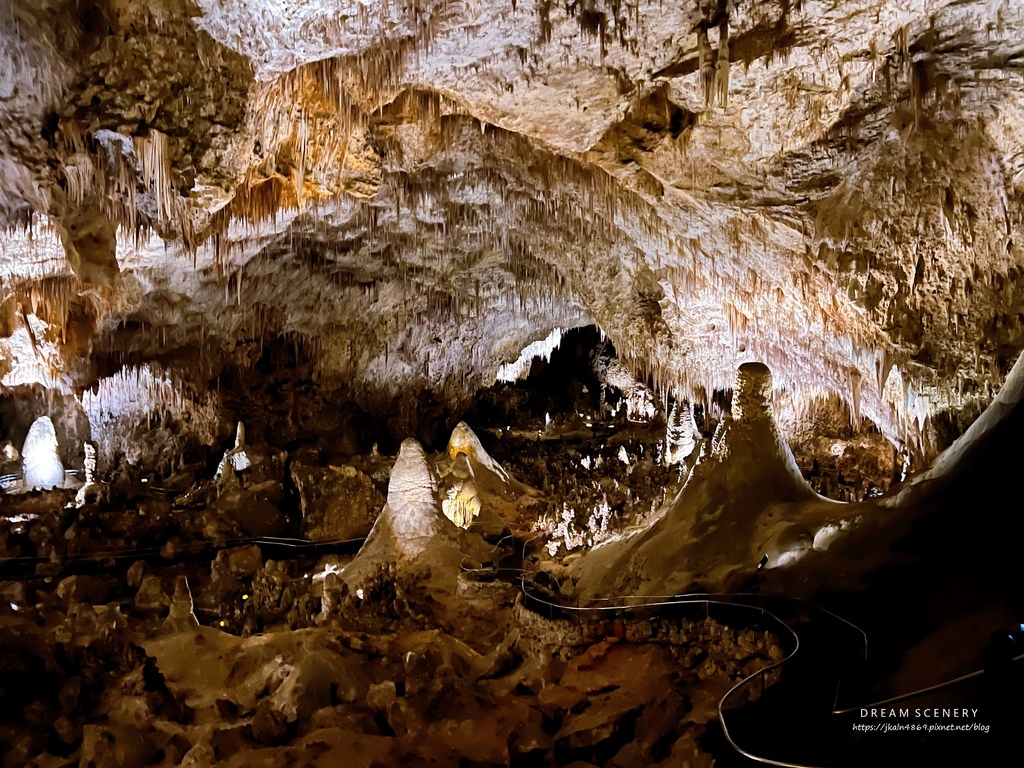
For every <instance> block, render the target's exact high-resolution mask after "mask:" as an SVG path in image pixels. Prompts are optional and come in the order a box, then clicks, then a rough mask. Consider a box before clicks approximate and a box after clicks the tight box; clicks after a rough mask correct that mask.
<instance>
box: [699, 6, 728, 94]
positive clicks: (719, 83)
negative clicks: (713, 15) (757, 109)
mask: <svg viewBox="0 0 1024 768" xmlns="http://www.w3.org/2000/svg"><path fill="white" fill-rule="evenodd" d="M702 74H703V70H702ZM714 96H715V98H716V99H717V100H718V104H719V105H720V106H722V107H725V106H728V104H729V17H728V16H725V17H724V18H723V19H722V20H721V21H720V22H719V24H718V55H717V56H716V58H715V84H714ZM706 98H707V94H706V92H705V99H706Z"/></svg>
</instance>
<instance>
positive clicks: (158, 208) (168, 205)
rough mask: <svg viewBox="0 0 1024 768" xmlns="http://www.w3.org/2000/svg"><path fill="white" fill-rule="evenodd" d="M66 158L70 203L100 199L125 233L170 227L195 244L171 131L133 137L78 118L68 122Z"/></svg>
mask: <svg viewBox="0 0 1024 768" xmlns="http://www.w3.org/2000/svg"><path fill="white" fill-rule="evenodd" d="M60 159H61V165H60V170H61V173H62V175H63V182H64V184H63V186H64V195H65V197H66V199H67V202H68V203H69V204H70V205H72V206H75V207H78V206H81V205H83V204H85V203H86V202H87V201H88V200H90V199H92V198H95V199H96V201H97V203H98V204H99V207H100V210H102V211H103V212H104V214H105V215H106V216H107V217H108V218H109V219H110V221H111V222H112V223H113V224H114V225H115V226H116V227H117V228H118V230H119V232H120V233H122V234H124V235H127V236H130V237H134V238H137V239H142V238H144V237H145V236H148V230H149V229H150V228H152V227H156V228H158V229H160V230H161V231H165V232H166V231H167V230H168V229H170V230H173V231H175V232H177V234H178V235H179V236H180V237H181V239H182V242H183V243H184V244H185V245H186V247H189V248H193V247H194V246H195V244H196V236H195V232H194V231H193V222H192V216H191V211H190V206H189V203H188V200H187V198H185V197H182V196H181V195H180V194H179V193H178V191H177V190H176V189H175V187H174V184H173V182H172V175H171V147H170V139H169V137H168V136H167V135H166V134H164V133H161V132H160V131H157V130H155V129H151V130H150V131H149V134H148V135H147V136H133V137H129V136H125V135H123V134H121V133H117V132H115V131H111V130H107V129H101V130H98V131H95V132H94V133H90V132H88V131H87V130H85V129H83V128H82V127H81V126H79V125H78V124H77V123H75V122H73V121H62V123H61V143H60Z"/></svg>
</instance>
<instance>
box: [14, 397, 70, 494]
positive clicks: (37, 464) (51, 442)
mask: <svg viewBox="0 0 1024 768" xmlns="http://www.w3.org/2000/svg"><path fill="white" fill-rule="evenodd" d="M21 461H22V463H21V466H22V470H23V471H24V473H25V487H26V488H28V489H32V488H42V489H43V490H47V491H49V490H52V489H54V488H59V487H61V486H63V485H64V465H63V464H62V463H61V460H60V456H59V455H58V453H57V433H56V431H55V430H54V428H53V422H52V421H51V420H50V417H49V416H40V417H39V418H38V419H36V420H35V421H34V422H32V426H31V427H29V430H28V435H26V436H25V444H24V445H23V446H22V448H21Z"/></svg>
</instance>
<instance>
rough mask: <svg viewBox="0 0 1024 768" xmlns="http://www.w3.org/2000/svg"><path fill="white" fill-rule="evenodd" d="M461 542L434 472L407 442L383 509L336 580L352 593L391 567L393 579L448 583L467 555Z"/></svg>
mask: <svg viewBox="0 0 1024 768" xmlns="http://www.w3.org/2000/svg"><path fill="white" fill-rule="evenodd" d="M466 536H467V534H465V532H464V531H462V530H461V529H460V528H458V527H457V526H456V525H455V524H454V523H452V522H451V521H450V520H449V519H448V518H447V517H445V515H444V512H443V511H442V508H441V499H440V497H439V496H438V487H437V477H436V475H435V473H434V467H433V465H432V464H431V463H430V460H429V459H428V458H427V454H426V453H425V452H424V451H423V446H421V445H420V444H419V443H418V442H417V441H416V440H413V439H411V438H410V439H408V440H405V441H404V442H403V443H402V446H401V448H400V450H399V452H398V459H397V460H396V461H395V466H394V468H393V469H392V471H391V480H390V482H389V483H388V496H387V503H386V504H385V505H384V509H383V510H382V511H381V513H380V517H378V518H377V522H376V523H374V525H373V530H371V531H370V535H369V536H368V537H367V539H366V542H365V543H364V544H363V546H362V548H361V549H360V550H359V553H358V554H357V555H356V557H355V559H354V560H353V561H352V562H351V563H349V565H348V566H346V567H345V569H344V570H343V571H342V572H341V578H342V580H343V581H344V582H345V583H346V584H348V586H349V588H350V590H353V591H354V590H356V589H358V588H359V586H360V585H361V584H363V583H364V582H365V581H366V580H367V579H369V578H371V577H373V576H374V574H375V573H376V572H377V571H379V570H380V569H381V568H382V567H384V566H389V565H393V566H394V568H395V571H396V572H397V573H406V572H422V571H425V570H429V571H430V573H431V577H432V579H435V580H436V579H440V580H444V579H453V578H454V577H455V575H456V573H457V572H458V570H459V568H460V566H461V563H462V560H463V558H464V557H465V556H466V554H468V553H467V552H466V551H465V550H467V549H468V548H469V547H468V545H467V541H469V539H467V538H466Z"/></svg>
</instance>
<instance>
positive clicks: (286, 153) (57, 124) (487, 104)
mask: <svg viewBox="0 0 1024 768" xmlns="http://www.w3.org/2000/svg"><path fill="white" fill-rule="evenodd" d="M4 6H6V10H5V9H4ZM0 16H6V17H7V18H5V19H4V23H3V24H2V25H0V59H2V66H0V219H2V222H0V223H2V224H3V225H4V226H5V227H6V232H5V234H3V235H2V236H0V281H2V291H3V293H2V295H0V299H2V300H3V302H4V303H3V312H0V376H2V379H0V384H2V385H3V386H4V387H12V386H16V385H19V384H31V383H37V384H42V385H44V386H46V387H50V388H55V389H60V390H62V391H71V390H74V389H76V388H81V387H84V386H88V385H90V384H91V383H92V381H94V379H95V378H96V376H97V375H98V373H97V362H96V361H97V360H98V359H110V360H113V359H120V360H133V361H136V362H142V361H146V360H161V361H164V362H173V361H177V362H178V364H179V365H180V367H181V368H182V370H183V371H184V372H185V373H187V374H188V375H191V376H193V377H195V378H197V379H202V378H204V377H205V378H209V377H212V376H215V375H216V372H217V370H218V369H219V368H220V367H223V366H224V365H227V364H245V363H246V361H249V362H250V363H251V362H252V361H253V360H254V359H256V358H258V357H259V349H260V347H261V346H262V345H263V344H265V343H266V342H267V341H268V340H270V339H274V338H280V337H289V338H295V339H300V340H301V343H303V344H304V345H306V346H307V347H308V348H309V349H310V350H311V351H312V353H313V356H314V357H315V359H316V361H317V374H318V377H319V379H320V381H321V382H322V383H323V384H324V385H325V386H337V387H340V388H345V389H347V390H348V391H351V392H352V393H353V394H354V395H355V396H356V397H357V398H359V399H360V400H362V401H364V402H367V403H374V402H377V403H380V402H390V401H392V400H393V399H395V398H401V397H403V396H406V395H409V394H410V393H411V394H413V395H415V394H416V393H420V392H422V391H424V390H427V391H430V392H434V393H437V394H438V395H440V396H442V397H443V398H445V399H447V400H448V401H450V402H452V403H457V402H461V401H465V400H466V399H467V398H468V397H470V396H471V395H472V393H473V391H474V390H475V389H476V388H478V387H481V386H487V385H489V384H491V383H493V381H494V377H495V374H496V372H497V370H498V368H499V367H500V365H501V364H502V363H506V362H509V361H512V360H515V359H516V357H517V356H518V354H519V351H520V350H521V349H522V348H523V347H525V346H526V345H527V344H529V343H530V342H532V341H536V340H538V339H542V338H544V337H545V336H547V335H548V333H549V332H550V331H551V330H552V329H553V328H558V327H563V328H564V327H573V326H578V325H583V324H588V323H595V324H597V325H599V326H600V328H601V329H602V330H603V331H604V333H606V334H607V335H608V337H609V338H610V339H611V340H612V341H613V342H614V344H615V345H616V349H617V350H618V351H619V353H620V355H621V356H622V357H623V359H624V360H625V361H627V363H628V364H629V365H630V366H631V367H632V368H633V369H634V371H635V373H636V374H637V375H638V376H640V377H641V378H645V379H647V380H649V381H650V382H651V383H652V384H653V385H655V386H656V387H659V388H661V389H662V390H663V391H675V392H676V393H677V394H683V395H686V394H691V393H693V392H695V391H698V390H700V389H703V391H705V392H710V391H711V390H713V389H716V388H719V389H724V388H727V387H728V386H730V382H731V380H732V376H733V372H734V371H735V369H736V366H737V365H738V364H739V363H742V362H744V361H749V360H760V361H763V362H765V363H766V364H767V365H768V366H769V367H771V369H772V370H773V371H774V374H775V380H776V384H777V386H778V387H779V388H781V389H789V390H791V391H793V392H796V393H803V394H804V395H808V396H814V395H821V394H838V395H839V396H841V397H842V398H843V399H845V400H847V402H849V403H850V405H851V407H852V409H853V411H854V412H855V413H856V414H862V415H864V416H865V417H868V418H870V419H871V420H872V421H873V422H874V423H875V424H877V425H878V426H879V428H880V429H881V430H882V431H883V432H884V433H885V434H886V435H888V436H889V437H890V438H892V439H894V440H897V439H907V438H908V437H910V436H913V435H914V434H915V433H917V432H919V431H920V428H921V425H922V424H923V423H924V420H925V419H926V418H928V417H929V416H932V415H934V414H935V413H938V412H940V411H956V410H958V409H963V408H967V407H977V405H979V404H983V403H984V402H987V400H988V399H990V398H991V395H992V392H993V390H994V389H997V388H998V387H999V385H1000V384H1001V382H1002V380H1003V377H1004V376H1005V374H1006V372H1007V370H1008V369H1009V366H1010V365H1011V364H1012V362H1013V359H1014V357H1015V356H1016V354H1017V353H1018V352H1019V351H1020V349H1021V347H1022V346H1024V336H1022V328H1024V324H1022V323H1021V322H1020V313H1021V312H1022V311H1024V308H1022V300H1024V271H1022V265H1024V251H1022V242H1024V241H1022V234H1024V233H1022V220H1024V216H1022V214H1024V5H1022V4H1020V3H1019V2H1015V0H1007V1H1006V2H1000V1H998V0H968V1H967V2H941V1H938V0H920V1H918V2H906V0H901V1H900V2H895V1H890V2H883V1H881V0H863V1H855V2H840V3H833V2H802V3H801V2H787V1H783V2H777V1H775V0H772V1H771V2H748V1H742V0H736V1H735V2H706V1H702V2H689V3H675V4H672V3H662V2H646V1H645V2H639V3H637V2H604V1H603V0H579V2H575V3H571V4H553V3H549V2H539V3H537V2H530V0H515V1H514V2H498V1H487V0H483V1H481V2H459V1H457V0H445V1H444V2H431V1H430V0H426V1H425V2H424V1H423V0H412V1H410V0H401V1H399V2H379V1H378V0H364V1H363V2H355V1H354V0H304V1H302V2H300V1H298V0H194V2H189V1H187V0H154V1H152V2H145V3H144V2H133V1H132V0H77V1H76V0H5V3H4V4H3V5H0Z"/></svg>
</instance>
